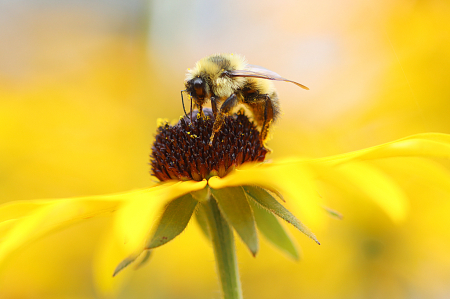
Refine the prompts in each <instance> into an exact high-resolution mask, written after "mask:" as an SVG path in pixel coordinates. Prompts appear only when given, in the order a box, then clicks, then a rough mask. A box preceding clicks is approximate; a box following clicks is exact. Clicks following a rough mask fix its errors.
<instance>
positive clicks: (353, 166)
mask: <svg viewBox="0 0 450 299" xmlns="http://www.w3.org/2000/svg"><path fill="white" fill-rule="evenodd" d="M325 169H327V168H325ZM325 171H327V170H325ZM328 171H330V174H329V175H328V176H327V175H324V176H323V177H324V179H325V180H326V181H327V182H329V183H332V184H334V185H336V186H337V187H338V188H339V187H340V188H343V189H349V191H351V190H353V189H354V190H358V191H360V192H362V193H363V194H364V195H365V196H364V197H366V198H369V199H371V200H373V201H374V202H375V203H376V204H378V205H379V206H380V207H381V208H382V209H383V210H384V212H385V213H386V214H387V215H388V216H389V217H390V218H391V219H392V221H394V222H396V223H398V222H401V221H403V220H405V218H406V216H407V212H408V210H409V202H408V199H407V197H406V195H405V193H404V192H403V190H402V189H401V188H400V187H399V186H398V185H397V183H396V182H395V181H394V180H392V179H391V178H390V176H388V175H386V174H385V173H384V172H382V171H380V170H379V169H377V168H376V167H373V166H371V165H369V164H368V163H364V162H351V163H345V164H343V165H341V166H339V167H334V168H333V169H332V170H330V169H328Z"/></svg>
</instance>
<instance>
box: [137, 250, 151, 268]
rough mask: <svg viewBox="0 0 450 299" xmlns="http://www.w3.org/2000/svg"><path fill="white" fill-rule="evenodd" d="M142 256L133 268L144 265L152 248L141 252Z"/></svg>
mask: <svg viewBox="0 0 450 299" xmlns="http://www.w3.org/2000/svg"><path fill="white" fill-rule="evenodd" d="M141 256H142V257H140V259H141V260H140V261H138V262H137V264H136V265H135V266H134V270H137V269H139V268H140V267H142V266H144V265H145V264H146V263H147V262H148V261H149V260H150V257H151V256H152V250H144V253H143V254H141Z"/></svg>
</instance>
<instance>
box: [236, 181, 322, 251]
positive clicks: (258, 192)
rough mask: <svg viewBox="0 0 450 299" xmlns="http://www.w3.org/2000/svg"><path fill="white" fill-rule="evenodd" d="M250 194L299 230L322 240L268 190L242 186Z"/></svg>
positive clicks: (312, 237) (315, 239)
mask: <svg viewBox="0 0 450 299" xmlns="http://www.w3.org/2000/svg"><path fill="white" fill-rule="evenodd" d="M242 188H243V189H244V190H245V193H246V194H247V195H248V196H251V198H253V199H254V200H255V201H256V202H257V203H259V204H260V205H261V206H263V207H264V208H266V209H267V210H269V211H271V212H272V213H273V214H275V215H277V216H278V217H280V218H281V219H283V220H285V221H286V222H288V223H290V224H292V225H293V226H294V227H296V228H297V229H298V230H299V231H301V232H302V233H304V234H305V235H307V236H308V237H310V238H311V239H313V240H314V241H315V242H316V243H317V244H319V245H320V242H319V241H318V240H317V238H316V236H315V235H314V234H313V233H312V232H311V230H310V229H309V228H307V227H306V226H305V225H304V224H303V223H301V222H300V220H298V219H297V217H295V216H294V215H293V214H292V213H291V212H289V211H288V210H287V209H286V208H285V207H284V206H283V205H282V204H280V203H279V202H278V201H277V200H276V199H275V198H274V197H273V196H272V195H271V194H270V193H269V192H268V191H266V190H264V189H263V188H261V187H257V186H244V187H242Z"/></svg>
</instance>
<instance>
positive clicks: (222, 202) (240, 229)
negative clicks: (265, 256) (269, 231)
mask: <svg viewBox="0 0 450 299" xmlns="http://www.w3.org/2000/svg"><path fill="white" fill-rule="evenodd" d="M211 194H212V196H213V197H214V199H215V200H216V201H217V204H218V206H219V209H220V211H221V212H222V214H223V215H224V217H225V219H226V220H227V221H228V222H229V223H230V224H231V226H232V227H233V228H234V229H235V230H236V232H237V234H238V235H239V236H240V237H241V239H242V241H243V242H244V243H245V245H247V247H248V249H250V252H251V253H252V254H253V256H255V255H256V253H257V252H258V248H259V244H258V235H257V233H256V225H255V218H254V216H253V212H252V209H251V208H250V205H249V203H248V200H247V196H246V195H245V192H244V190H243V189H242V187H227V188H223V189H211Z"/></svg>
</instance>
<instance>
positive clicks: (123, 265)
mask: <svg viewBox="0 0 450 299" xmlns="http://www.w3.org/2000/svg"><path fill="white" fill-rule="evenodd" d="M136 258H137V256H129V257H127V258H126V259H124V260H123V261H121V262H120V263H119V264H118V265H117V267H116V269H114V273H113V275H112V276H113V277H114V276H116V275H117V274H118V273H119V272H120V271H122V270H123V269H125V268H126V267H127V266H128V265H129V264H131V263H132V262H134V260H135V259H136Z"/></svg>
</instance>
